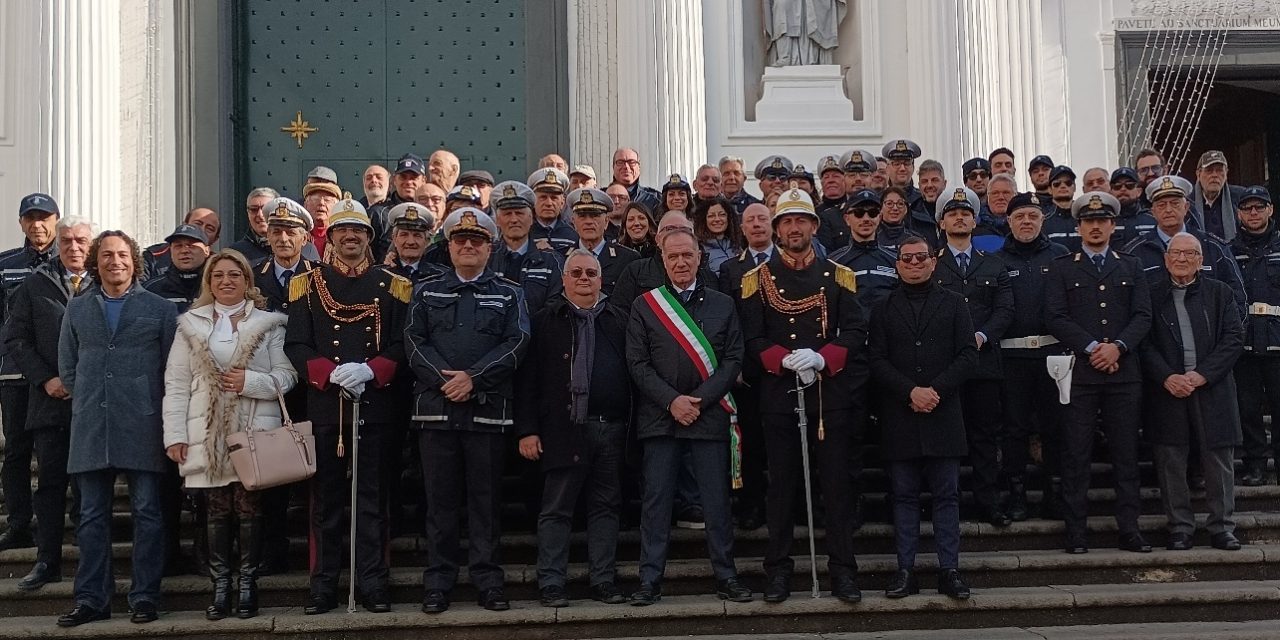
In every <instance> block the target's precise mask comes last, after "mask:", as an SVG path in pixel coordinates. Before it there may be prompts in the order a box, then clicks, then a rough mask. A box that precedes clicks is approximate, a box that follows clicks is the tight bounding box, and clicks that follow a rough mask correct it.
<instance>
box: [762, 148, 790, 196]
mask: <svg viewBox="0 0 1280 640" xmlns="http://www.w3.org/2000/svg"><path fill="white" fill-rule="evenodd" d="M793 169H795V166H794V165H793V164H791V160H790V159H788V158H786V157H785V156H779V155H771V156H765V158H764V159H763V160H761V161H760V162H758V163H757V164H756V170H755V178H756V180H757V181H759V183H760V197H762V198H765V199H768V197H769V194H772V193H781V192H782V191H783V190H784V189H786V188H787V181H788V180H790V179H791V171H792V170H793Z"/></svg>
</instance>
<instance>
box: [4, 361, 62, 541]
mask: <svg viewBox="0 0 1280 640" xmlns="http://www.w3.org/2000/svg"><path fill="white" fill-rule="evenodd" d="M30 389H31V385H28V384H27V381H26V380H18V381H17V384H14V383H9V382H6V383H0V414H2V415H0V419H2V420H3V422H4V464H3V466H0V487H3V489H4V506H5V510H6V512H7V513H8V514H9V529H11V530H13V531H30V530H31V516H32V507H31V454H32V451H33V450H34V448H35V437H34V436H33V435H32V434H33V432H31V431H27V397H28V394H29V393H30ZM57 529H58V534H59V535H61V534H62V524H61V523H59V524H58V527H57Z"/></svg>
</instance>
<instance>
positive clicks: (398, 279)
mask: <svg viewBox="0 0 1280 640" xmlns="http://www.w3.org/2000/svg"><path fill="white" fill-rule="evenodd" d="M389 290H390V291H391V295H392V297H394V298H395V299H396V300H399V301H400V302H404V303H406V304H408V302H409V298H411V297H412V296H413V282H412V281H410V280H409V279H408V278H406V277H404V276H398V275H395V274H392V275H391V287H389Z"/></svg>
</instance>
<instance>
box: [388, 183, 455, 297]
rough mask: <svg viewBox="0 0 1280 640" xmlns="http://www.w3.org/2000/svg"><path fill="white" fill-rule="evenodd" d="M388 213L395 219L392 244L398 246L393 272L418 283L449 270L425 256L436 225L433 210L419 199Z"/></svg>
mask: <svg viewBox="0 0 1280 640" xmlns="http://www.w3.org/2000/svg"><path fill="white" fill-rule="evenodd" d="M464 188H470V187H464ZM387 217H388V219H390V220H391V247H392V249H394V250H395V254H394V256H392V257H389V258H388V262H389V264H388V268H389V269H390V270H391V272H392V273H394V274H396V275H399V276H404V277H405V278H408V279H409V280H410V281H411V282H415V283H416V282H419V281H421V280H423V279H424V278H427V277H428V276H431V275H435V274H438V273H443V272H444V271H445V268H444V267H443V266H441V265H438V264H435V263H432V262H429V261H427V260H424V259H423V256H424V255H425V254H426V252H427V246H428V245H430V244H431V229H432V228H433V227H434V226H435V216H433V215H432V214H431V211H429V210H428V209H426V208H425V207H423V206H422V205H420V204H418V203H416V202H413V203H409V202H405V203H401V204H398V205H396V206H394V207H392V208H391V209H390V210H389V211H387Z"/></svg>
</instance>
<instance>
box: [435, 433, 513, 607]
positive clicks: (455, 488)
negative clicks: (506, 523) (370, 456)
mask: <svg viewBox="0 0 1280 640" xmlns="http://www.w3.org/2000/svg"><path fill="white" fill-rule="evenodd" d="M504 442H505V439H504V437H503V435H502V434H501V433H496V432H495V433H489V432H481V431H453V430H445V429H423V430H422V433H421V434H420V435H419V436H418V449H419V451H420V452H421V455H422V479H423V483H424V485H425V488H426V492H427V568H426V569H425V570H424V571H423V572H422V584H423V587H425V588H426V589H428V590H432V589H441V590H443V591H449V590H451V589H453V586H454V585H455V584H457V582H458V571H459V567H461V565H462V562H461V558H460V556H461V551H460V549H459V546H460V545H459V539H460V537H461V535H462V515H463V513H464V504H465V513H466V516H467V533H468V538H467V555H468V557H467V574H468V575H469V576H470V578H471V584H472V586H474V587H475V588H476V589H477V590H481V591H483V590H484V589H494V588H498V587H501V586H502V585H503V582H504V580H505V575H504V574H503V571H502V565H501V564H500V563H499V559H498V547H499V542H500V540H499V538H500V536H501V534H502V527H501V525H502V520H501V514H502V498H501V496H502V452H503V443H504Z"/></svg>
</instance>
